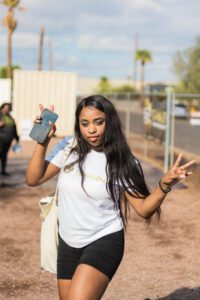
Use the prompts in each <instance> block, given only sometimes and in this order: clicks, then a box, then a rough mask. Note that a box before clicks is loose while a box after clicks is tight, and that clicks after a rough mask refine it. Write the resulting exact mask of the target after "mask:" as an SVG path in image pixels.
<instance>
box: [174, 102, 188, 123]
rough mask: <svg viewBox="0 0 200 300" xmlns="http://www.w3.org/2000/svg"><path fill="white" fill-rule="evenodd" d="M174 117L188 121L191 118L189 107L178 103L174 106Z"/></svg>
mask: <svg viewBox="0 0 200 300" xmlns="http://www.w3.org/2000/svg"><path fill="white" fill-rule="evenodd" d="M172 115H173V116H175V118H183V119H187V118H188V117H189V113H188V108H187V105H185V104H182V103H176V104H175V105H174V110H173V111H172Z"/></svg>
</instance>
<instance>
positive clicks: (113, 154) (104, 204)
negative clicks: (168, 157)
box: [26, 96, 194, 300]
mask: <svg viewBox="0 0 200 300" xmlns="http://www.w3.org/2000/svg"><path fill="white" fill-rule="evenodd" d="M40 108H41V111H42V110H43V107H42V106H40ZM51 109H52V110H53V107H51ZM37 122H40V120H39V119H37ZM51 128H52V130H51V132H50V134H49V136H48V139H47V141H46V142H45V143H44V144H43V145H41V144H37V146H36V149H35V152H34V154H33V156H32V158H31V160H30V163H29V166H28V168H27V175H26V178H27V183H28V185H31V186H36V185H39V184H42V183H44V182H45V181H47V180H49V179H51V178H52V177H53V176H55V175H56V174H58V173H59V172H60V174H59V178H58V191H59V208H58V211H59V217H58V218H59V249H58V261H57V278H58V288H59V295H60V299H61V300H66V299H68V300H76V299H78V300H89V299H92V300H94V299H101V297H102V295H103V293H104V292H105V290H106V287H107V286H108V284H109V282H110V280H111V279H112V277H113V275H114V273H115V272H116V270H117V268H118V266H119V264H120V262H121V259H122V257H123V251H124V227H125V225H126V219H127V208H128V203H130V204H131V205H132V206H133V208H134V209H135V210H136V212H137V213H138V214H139V215H140V216H141V217H143V218H145V219H149V218H150V217H151V216H152V215H153V214H154V213H155V212H157V214H158V215H159V213H160V205H161V203H162V202H163V200H164V198H165V196H166V195H167V193H168V192H169V191H170V189H171V186H172V185H174V184H176V183H177V182H178V181H179V180H180V179H181V178H183V177H185V176H189V175H190V174H191V172H187V168H188V167H189V166H191V165H192V164H193V163H194V161H191V162H189V163H187V164H185V165H183V166H179V165H180V161H181V155H179V157H178V159H177V161H176V163H175V165H174V166H173V168H172V169H171V170H170V171H169V172H168V173H167V174H165V175H164V177H163V178H162V179H161V181H160V183H159V185H158V187H156V188H155V190H154V191H153V192H152V193H150V192H149V191H148V188H147V186H146V183H145V180H144V176H143V172H142V169H141V166H140V163H139V162H138V160H137V159H136V158H135V157H134V155H133V154H132V153H131V150H130V148H129V146H128V144H127V142H126V139H125V136H124V134H123V131H122V127H121V123H120V120H119V117H118V114H117V112H116V110H115V108H114V106H113V104H112V103H111V102H110V101H109V100H107V99H106V98H104V97H102V96H90V97H87V98H85V99H83V100H82V101H81V102H80V103H79V104H78V106H77V110H76V121H75V138H76V143H77V144H76V146H75V147H74V148H73V149H72V151H71V154H70V156H69V157H68V158H67V159H66V160H65V158H64V151H63V150H61V151H59V152H58V154H56V155H55V157H54V158H53V159H52V160H51V162H48V161H45V154H46V149H47V146H48V143H49V141H50V139H51V137H52V136H53V134H54V133H55V131H56V127H55V125H54V124H51ZM61 168H62V169H61ZM60 170H61V171H60Z"/></svg>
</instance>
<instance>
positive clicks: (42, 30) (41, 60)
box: [38, 27, 44, 71]
mask: <svg viewBox="0 0 200 300" xmlns="http://www.w3.org/2000/svg"><path fill="white" fill-rule="evenodd" d="M43 45H44V27H41V29H40V41H39V53H38V71H41V70H42V69H43Z"/></svg>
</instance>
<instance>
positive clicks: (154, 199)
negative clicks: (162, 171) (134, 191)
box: [125, 187, 166, 219]
mask: <svg viewBox="0 0 200 300" xmlns="http://www.w3.org/2000/svg"><path fill="white" fill-rule="evenodd" d="M125 197H126V199H127V200H128V201H129V203H130V204H131V206H132V207H133V208H134V209H135V211H136V212H137V214H138V215H139V216H141V217H143V218H145V219H148V218H150V217H151V216H152V215H153V214H154V213H155V211H156V209H157V208H158V207H160V205H161V204H162V202H163V200H164V199H165V197H166V194H165V193H163V192H162V191H161V189H160V188H159V187H157V188H155V190H154V191H153V192H152V193H151V194H150V195H149V196H148V197H146V198H145V199H140V198H136V197H134V196H132V195H129V194H128V193H127V192H125Z"/></svg>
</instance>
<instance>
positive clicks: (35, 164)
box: [26, 143, 60, 186]
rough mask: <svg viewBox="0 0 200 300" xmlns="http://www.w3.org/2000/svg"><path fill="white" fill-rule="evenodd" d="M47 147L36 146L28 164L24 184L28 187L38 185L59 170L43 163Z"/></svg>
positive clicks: (45, 162) (45, 145)
mask: <svg viewBox="0 0 200 300" xmlns="http://www.w3.org/2000/svg"><path fill="white" fill-rule="evenodd" d="M47 145H48V143H46V144H44V145H41V144H37V145H36V148H35V151H34V153H33V155H32V157H31V160H30V162H29V164H28V167H27V170H26V183H27V184H28V185H30V186H36V185H40V184H42V183H44V182H46V181H48V180H49V179H51V178H52V177H54V176H55V175H56V174H58V173H59V171H60V168H58V167H56V166H55V165H53V164H51V163H49V162H47V161H45V155H46V150H47Z"/></svg>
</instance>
